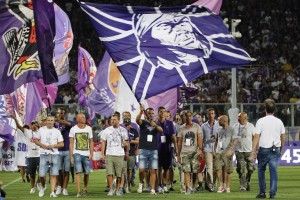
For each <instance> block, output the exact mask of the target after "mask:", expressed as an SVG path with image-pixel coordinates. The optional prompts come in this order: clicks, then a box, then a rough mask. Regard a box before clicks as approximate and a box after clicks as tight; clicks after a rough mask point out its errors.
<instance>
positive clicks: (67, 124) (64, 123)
mask: <svg viewBox="0 0 300 200" xmlns="http://www.w3.org/2000/svg"><path fill="white" fill-rule="evenodd" d="M56 122H58V123H60V124H63V125H66V126H71V125H72V124H71V123H70V122H68V121H67V120H64V119H57V120H56Z"/></svg>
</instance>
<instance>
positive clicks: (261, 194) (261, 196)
mask: <svg viewBox="0 0 300 200" xmlns="http://www.w3.org/2000/svg"><path fill="white" fill-rule="evenodd" d="M256 198H257V199H265V198H267V197H266V194H265V193H259V194H258V195H256Z"/></svg>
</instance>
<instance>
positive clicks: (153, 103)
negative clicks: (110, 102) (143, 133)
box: [115, 77, 178, 121]
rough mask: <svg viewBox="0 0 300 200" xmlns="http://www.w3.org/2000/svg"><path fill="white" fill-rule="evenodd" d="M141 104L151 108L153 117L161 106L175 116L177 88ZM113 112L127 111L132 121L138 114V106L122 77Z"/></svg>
mask: <svg viewBox="0 0 300 200" xmlns="http://www.w3.org/2000/svg"><path fill="white" fill-rule="evenodd" d="M141 104H142V105H143V106H144V107H145V108H149V107H151V108H153V109H154V111H155V116H157V111H158V108H159V107H160V106H163V107H164V108H166V110H168V111H170V113H171V115H172V116H175V114H176V111H177V104H178V88H172V89H170V90H168V91H165V92H163V93H161V94H158V95H156V96H153V97H150V98H148V99H146V100H144V101H143V102H141ZM115 111H118V112H120V113H123V112H124V111H129V112H130V113H131V120H132V121H135V119H136V116H137V115H138V114H139V112H140V104H139V102H138V101H137V99H136V98H135V96H134V94H133V93H132V91H131V89H130V88H129V86H128V84H127V83H126V81H125V80H124V78H123V77H121V79H120V82H119V87H118V93H117V95H116V99H115Z"/></svg>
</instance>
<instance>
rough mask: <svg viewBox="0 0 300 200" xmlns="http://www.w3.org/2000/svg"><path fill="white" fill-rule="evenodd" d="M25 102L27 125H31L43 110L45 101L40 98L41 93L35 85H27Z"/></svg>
mask: <svg viewBox="0 0 300 200" xmlns="http://www.w3.org/2000/svg"><path fill="white" fill-rule="evenodd" d="M25 101H26V102H25V109H26V112H25V114H26V115H25V124H30V123H31V122H32V121H35V120H36V116H37V114H38V113H39V112H40V111H41V108H42V107H43V101H42V99H41V97H40V94H39V91H38V89H37V87H36V84H35V83H28V84H27V92H26V99H25Z"/></svg>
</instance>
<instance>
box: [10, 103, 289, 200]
mask: <svg viewBox="0 0 300 200" xmlns="http://www.w3.org/2000/svg"><path fill="white" fill-rule="evenodd" d="M265 106H266V109H265V110H266V116H265V117H263V118H261V119H259V120H258V122H257V123H256V127H255V126H254V125H253V124H252V123H250V122H248V120H247V113H246V112H241V113H239V115H238V123H236V124H234V125H233V126H232V127H231V126H230V125H229V118H228V116H227V115H221V116H219V118H218V120H217V119H216V114H215V110H214V109H213V108H209V109H207V113H206V114H207V119H208V120H207V122H205V123H203V122H202V121H201V115H200V117H198V118H199V119H200V120H195V117H194V116H193V113H192V112H191V111H186V112H185V113H183V114H182V115H181V120H179V119H178V118H175V119H176V120H174V122H173V121H171V120H170V119H171V116H170V113H169V112H168V111H167V110H166V109H165V108H164V107H159V108H158V115H157V119H154V115H155V113H154V110H153V109H152V108H147V109H145V108H144V107H143V106H141V107H140V113H139V114H138V115H137V117H136V124H135V123H133V122H131V115H130V113H129V112H124V113H122V120H123V123H122V124H121V123H120V121H121V115H120V113H118V112H115V113H114V114H113V115H112V116H111V124H110V126H108V127H106V128H105V129H104V130H103V131H102V132H101V142H102V159H103V160H105V162H106V174H107V183H108V187H109V190H108V194H107V195H109V196H113V195H114V194H116V195H118V196H121V195H123V192H124V191H126V192H127V193H130V184H131V181H130V180H131V177H132V174H133V170H134V168H135V165H136V163H138V168H139V185H138V189H137V192H138V193H142V192H143V191H145V190H148V191H149V192H150V194H153V195H156V194H157V192H159V193H167V192H169V190H168V188H167V186H166V185H167V183H168V182H171V183H172V182H173V181H170V180H173V179H172V177H173V176H174V174H173V164H174V162H177V163H178V167H179V172H180V177H182V178H181V185H182V187H183V188H182V190H183V192H184V193H185V194H191V193H193V192H194V191H195V190H196V181H197V175H201V176H199V177H202V171H200V166H201V163H202V161H203V160H205V163H206V167H205V170H204V179H205V180H204V182H205V189H207V190H209V191H210V192H213V191H215V190H216V189H215V188H216V185H218V189H217V190H216V191H217V192H218V193H222V192H225V191H226V192H227V193H229V192H230V185H231V174H232V172H233V155H234V154H235V155H236V159H237V165H236V166H237V167H236V171H237V173H238V175H239V181H240V190H241V191H249V190H250V182H251V175H252V174H253V172H254V170H255V163H254V159H255V158H256V156H257V158H258V177H259V187H260V193H259V194H258V195H257V196H256V198H266V195H265V192H266V184H265V170H266V165H267V164H269V168H270V174H271V175H270V177H271V180H270V184H271V186H270V198H274V197H275V195H276V191H277V181H278V176H277V161H278V159H279V158H280V152H281V150H282V149H283V145H284V134H285V129H284V125H283V123H282V122H281V120H279V119H278V118H276V117H275V116H274V115H273V114H274V112H275V111H276V105H275V103H274V101H273V100H270V99H268V100H266V102H265ZM60 115H62V116H63V115H64V111H63V109H59V110H58V111H57V115H56V117H54V116H48V117H47V119H46V122H45V126H42V127H40V128H39V127H35V126H31V127H30V129H26V128H23V127H21V126H20V125H19V124H18V123H17V126H18V128H19V129H20V130H21V131H22V132H24V134H25V136H26V137H28V139H29V140H30V145H29V153H28V160H29V162H28V167H27V169H28V173H29V174H30V177H31V179H32V184H31V187H32V189H31V191H30V193H34V192H35V191H34V190H35V189H34V180H35V171H36V170H37V169H36V168H35V167H34V166H37V163H38V162H39V166H40V167H39V177H40V180H41V184H42V186H41V188H40V189H39V196H40V197H42V196H44V190H45V177H46V174H47V169H48V167H49V166H50V177H51V178H50V182H51V194H50V197H57V195H59V194H60V193H61V192H62V193H63V195H68V191H67V184H68V181H69V171H72V170H70V168H71V166H74V169H75V173H76V184H77V197H80V196H81V195H83V194H85V195H87V185H88V175H89V172H90V168H89V163H90V160H91V159H92V155H93V133H92V129H91V127H90V126H88V125H87V124H86V119H85V115H84V114H82V113H80V114H78V115H77V117H76V121H77V124H76V125H74V126H72V124H71V123H70V122H68V121H66V120H65V118H64V117H61V116H60ZM198 115H199V114H198ZM12 118H14V119H15V120H16V118H15V117H14V116H12ZM179 121H181V123H180V122H179ZM16 122H17V120H16ZM137 125H138V126H137ZM55 127H57V128H55ZM38 149H39V150H40V151H39V152H40V153H35V152H36V151H37V150H38ZM31 157H32V159H31ZM136 159H138V160H136ZM201 160H202V161H201ZM137 161H138V162H137ZM70 164H71V165H70ZM246 169H247V170H246ZM82 173H84V188H83V191H82V192H81V190H80V186H81V174H82ZM59 175H60V176H61V177H62V178H60V176H59ZM57 177H59V178H58V179H57ZM114 178H116V189H115V188H114V186H113V181H114ZM200 179H202V178H200ZM57 180H58V183H57ZM200 183H201V185H199V187H198V188H199V190H201V189H202V180H200V181H199V184H200ZM146 184H147V185H146ZM55 187H56V192H54V191H55ZM125 187H126V188H125ZM170 189H171V188H170Z"/></svg>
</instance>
